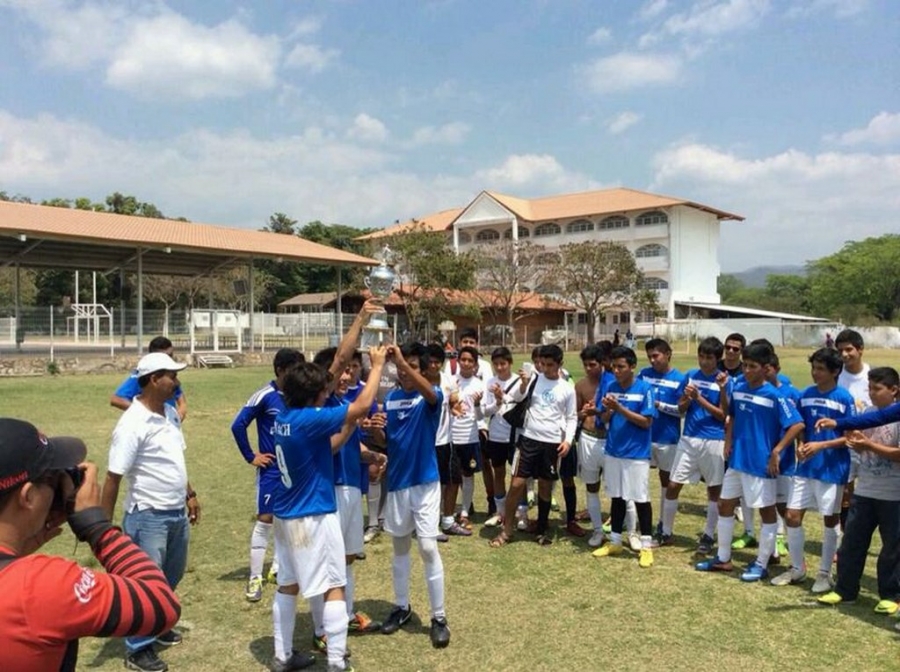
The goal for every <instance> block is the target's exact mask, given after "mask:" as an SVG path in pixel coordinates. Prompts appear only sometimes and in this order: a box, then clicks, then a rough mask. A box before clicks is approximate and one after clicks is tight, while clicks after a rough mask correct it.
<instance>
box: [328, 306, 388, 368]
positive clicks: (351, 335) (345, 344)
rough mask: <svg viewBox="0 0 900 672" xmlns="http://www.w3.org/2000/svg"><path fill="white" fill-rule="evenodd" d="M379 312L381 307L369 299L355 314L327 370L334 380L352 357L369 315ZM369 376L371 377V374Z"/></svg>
mask: <svg viewBox="0 0 900 672" xmlns="http://www.w3.org/2000/svg"><path fill="white" fill-rule="evenodd" d="M379 310H383V307H382V306H380V305H379V304H378V302H377V301H375V300H374V299H369V300H368V301H366V302H365V303H364V304H363V305H362V308H360V309H359V313H357V315H356V317H355V318H354V320H353V324H351V325H350V328H349V329H348V330H347V333H346V334H344V337H343V338H342V339H341V343H340V345H338V349H337V352H336V353H335V355H334V361H332V362H331V367H330V368H329V369H328V370H329V371H331V375H332V376H334V379H335V380H337V378H338V376H339V375H340V373H341V371H343V370H344V369H345V368H347V364H349V363H350V359H351V358H352V357H353V351H354V350H356V344H357V342H358V341H359V334H360V332H361V331H362V328H363V326H364V325H365V323H366V322H367V321H368V319H369V315H371V314H372V313H376V312H378V311H379ZM369 375H371V373H370V374H369Z"/></svg>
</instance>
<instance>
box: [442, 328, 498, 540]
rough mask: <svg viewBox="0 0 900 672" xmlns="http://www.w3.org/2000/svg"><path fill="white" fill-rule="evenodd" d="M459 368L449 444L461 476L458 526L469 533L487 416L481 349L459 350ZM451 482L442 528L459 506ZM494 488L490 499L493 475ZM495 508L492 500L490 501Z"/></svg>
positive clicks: (453, 393)
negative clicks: (481, 430)
mask: <svg viewBox="0 0 900 672" xmlns="http://www.w3.org/2000/svg"><path fill="white" fill-rule="evenodd" d="M457 361H458V363H459V368H458V370H457V372H456V376H455V389H454V390H453V392H452V393H451V394H450V400H449V407H450V445H451V446H452V452H453V457H452V460H451V465H452V467H453V468H457V469H459V473H460V475H461V476H462V478H461V479H460V480H461V481H462V508H461V509H460V512H459V521H458V522H459V524H460V525H461V526H462V527H464V528H466V529H467V530H471V529H472V523H471V521H470V520H469V509H470V508H471V506H472V499H473V497H474V494H475V479H474V476H475V473H476V472H478V471H481V470H482V464H481V462H482V455H481V438H480V436H479V428H480V426H481V425H482V424H483V421H484V413H483V412H482V409H481V402H482V400H483V399H484V393H485V386H484V381H483V380H482V379H480V378H478V377H477V376H476V375H475V374H476V371H477V370H478V350H476V349H475V348H473V347H472V346H470V345H466V346H463V347H461V348H460V349H459V356H458V357H457ZM453 480H454V479H451V481H450V485H449V487H448V488H447V496H446V498H445V502H444V519H443V521H442V523H441V527H442V528H448V527H449V526H450V525H451V524H452V521H448V519H447V518H448V513H449V514H450V515H452V511H450V512H448V510H447V507H448V506H452V507H455V506H456V495H457V488H458V486H457V485H456V483H454V482H453ZM490 485H491V487H490V491H489V496H490V497H491V498H493V489H494V483H493V474H492V475H491V484H490ZM491 508H493V501H491Z"/></svg>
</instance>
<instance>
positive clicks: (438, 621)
mask: <svg viewBox="0 0 900 672" xmlns="http://www.w3.org/2000/svg"><path fill="white" fill-rule="evenodd" d="M449 644H450V627H449V626H448V625H447V619H446V618H444V617H443V616H438V617H437V618H432V619H431V645H432V646H433V647H434V648H436V649H444V648H446V647H447V646H448V645H449Z"/></svg>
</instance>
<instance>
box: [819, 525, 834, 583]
mask: <svg viewBox="0 0 900 672" xmlns="http://www.w3.org/2000/svg"><path fill="white" fill-rule="evenodd" d="M837 549H838V531H837V527H826V528H825V529H824V530H822V562H821V564H820V565H819V571H820V572H825V573H826V574H829V575H830V574H831V565H832V563H833V562H834V554H835V553H836V552H837Z"/></svg>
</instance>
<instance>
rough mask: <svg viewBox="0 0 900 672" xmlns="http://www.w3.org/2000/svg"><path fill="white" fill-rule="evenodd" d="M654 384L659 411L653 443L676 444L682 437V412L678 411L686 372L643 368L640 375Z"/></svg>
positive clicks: (651, 429) (653, 432)
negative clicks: (664, 371)
mask: <svg viewBox="0 0 900 672" xmlns="http://www.w3.org/2000/svg"><path fill="white" fill-rule="evenodd" d="M638 377H639V378H640V379H641V380H646V381H647V382H648V383H650V384H651V385H652V386H653V395H654V397H655V398H656V409H657V411H658V413H657V415H656V419H654V420H653V426H652V427H651V428H650V436H651V440H652V441H653V443H660V444H663V445H666V446H674V445H675V444H676V443H678V439H680V438H681V413H679V412H678V398H679V397H680V396H681V393H680V392H679V389H681V386H682V382H683V381H684V374H683V373H681V371H676V370H675V369H669V370H668V371H667V372H666V373H658V372H657V371H656V370H655V369H654V368H653V367H652V366H648V367H646V368H645V369H642V370H641V373H640V375H639V376H638Z"/></svg>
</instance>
